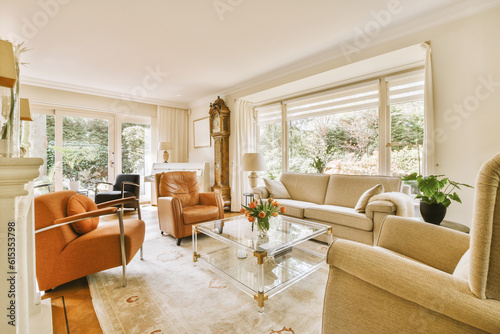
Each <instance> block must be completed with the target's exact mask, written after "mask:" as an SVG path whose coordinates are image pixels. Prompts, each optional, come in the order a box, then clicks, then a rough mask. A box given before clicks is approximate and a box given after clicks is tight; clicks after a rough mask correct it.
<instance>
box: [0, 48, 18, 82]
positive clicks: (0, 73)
mask: <svg viewBox="0 0 500 334" xmlns="http://www.w3.org/2000/svg"><path fill="white" fill-rule="evenodd" d="M16 81H17V74H16V62H15V60H14V48H13V47H12V43H10V42H7V41H2V40H0V86H2V87H7V88H14V86H15V85H16Z"/></svg>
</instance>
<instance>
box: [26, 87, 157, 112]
mask: <svg viewBox="0 0 500 334" xmlns="http://www.w3.org/2000/svg"><path fill="white" fill-rule="evenodd" d="M19 95H20V96H21V97H22V98H27V99H29V100H30V102H31V103H32V104H45V105H52V106H59V107H68V108H75V109H81V110H89V111H104V112H114V113H124V114H134V115H143V116H150V117H155V118H156V105H153V104H146V103H140V102H132V101H125V100H120V99H115V98H109V97H103V96H96V95H90V94H83V93H74V92H69V91H64V90H59V89H52V88H44V87H37V86H31V85H23V84H21V86H20V89H19Z"/></svg>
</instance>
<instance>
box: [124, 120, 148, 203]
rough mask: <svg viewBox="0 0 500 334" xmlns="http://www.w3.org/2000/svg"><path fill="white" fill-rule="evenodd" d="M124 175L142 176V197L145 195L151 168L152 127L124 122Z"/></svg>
mask: <svg viewBox="0 0 500 334" xmlns="http://www.w3.org/2000/svg"><path fill="white" fill-rule="evenodd" d="M121 133H122V135H121V143H122V173H124V174H140V175H141V195H144V194H145V187H144V176H145V175H146V171H147V170H148V169H149V168H150V166H151V155H150V154H149V152H150V151H151V126H150V125H149V124H140V123H131V122H122V128H121Z"/></svg>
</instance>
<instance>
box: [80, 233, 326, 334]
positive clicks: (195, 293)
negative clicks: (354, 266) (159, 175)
mask: <svg viewBox="0 0 500 334" xmlns="http://www.w3.org/2000/svg"><path fill="white" fill-rule="evenodd" d="M149 237H150V239H149V240H146V242H145V244H144V260H143V261H141V260H140V259H139V256H138V255H137V256H136V257H135V258H134V259H133V260H132V262H131V263H130V264H129V265H128V267H127V270H128V285H127V287H125V288H122V287H121V285H120V282H121V268H114V269H110V270H106V271H103V272H100V273H97V274H94V275H91V276H88V280H89V286H90V291H91V295H92V298H93V303H94V308H95V310H96V313H97V316H98V318H99V321H100V323H101V327H102V329H103V332H104V333H189V334H191V333H216V334H222V333H252V334H253V333H263V334H264V333H265V334H268V333H269V334H271V333H280V334H292V333H294V334H302V333H320V332H321V315H322V310H323V297H324V292H325V285H326V279H327V275H328V268H327V266H326V265H325V266H323V267H321V268H320V269H319V270H318V271H316V272H315V273H313V274H311V275H309V276H307V277H305V278H304V279H302V280H301V281H299V282H297V283H296V284H295V285H293V286H291V287H289V288H288V289H286V290H284V291H282V292H280V293H278V294H277V295H275V296H273V297H272V298H270V299H269V300H268V301H267V302H266V305H265V312H264V313H263V314H259V313H258V312H257V303H256V301H255V300H253V299H252V298H251V297H250V296H249V295H247V294H246V293H244V292H242V291H241V290H239V289H238V288H237V287H235V286H233V285H232V284H231V283H230V282H228V281H226V280H224V279H223V278H221V277H220V276H218V275H217V274H216V273H214V272H212V271H210V270H209V269H208V268H207V267H206V266H204V265H203V264H202V263H199V262H198V263H194V262H193V260H192V243H191V240H187V239H185V240H183V241H182V245H181V246H180V247H177V246H176V245H175V239H173V238H172V237H169V236H160V234H159V232H158V233H157V234H155V237H153V238H152V239H151V237H152V235H151V234H150V235H149ZM198 242H200V243H203V242H205V243H206V242H208V243H210V242H211V239H210V238H208V237H206V236H201V237H200V238H199V239H198ZM308 243H309V244H308V247H312V248H314V249H315V250H316V251H321V252H326V250H327V247H326V246H325V245H324V244H320V243H316V242H312V241H310V242H308Z"/></svg>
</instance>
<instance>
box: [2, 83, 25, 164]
mask: <svg viewBox="0 0 500 334" xmlns="http://www.w3.org/2000/svg"><path fill="white" fill-rule="evenodd" d="M0 110H1V112H0V156H2V157H8V158H18V157H19V152H20V149H19V147H20V146H19V131H20V122H21V119H20V108H19V80H18V82H17V83H16V86H15V87H14V88H12V89H11V88H5V87H0Z"/></svg>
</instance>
